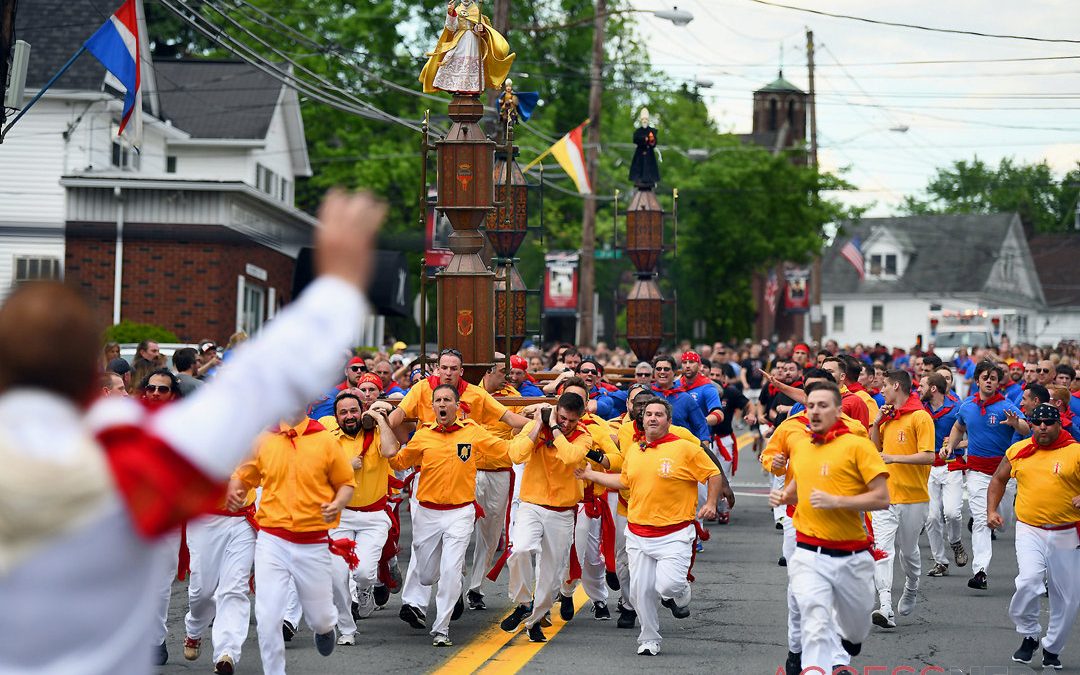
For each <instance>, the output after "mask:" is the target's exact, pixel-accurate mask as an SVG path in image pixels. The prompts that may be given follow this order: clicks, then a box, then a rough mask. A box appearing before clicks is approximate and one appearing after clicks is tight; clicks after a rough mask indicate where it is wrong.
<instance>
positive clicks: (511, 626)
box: [499, 605, 532, 633]
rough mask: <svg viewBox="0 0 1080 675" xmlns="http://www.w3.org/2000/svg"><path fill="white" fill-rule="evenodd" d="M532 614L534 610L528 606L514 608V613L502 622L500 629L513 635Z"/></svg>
mask: <svg viewBox="0 0 1080 675" xmlns="http://www.w3.org/2000/svg"><path fill="white" fill-rule="evenodd" d="M530 612H532V608H531V607H529V606H528V605H518V606H517V607H515V608H514V611H512V612H510V615H509V616H507V617H506V618H505V619H503V620H502V623H500V624H499V628H502V629H503V630H504V631H506V632H507V633H513V632H514V631H516V630H517V628H518V626H520V625H521V622H522V621H524V620H525V617H527V616H529V613H530Z"/></svg>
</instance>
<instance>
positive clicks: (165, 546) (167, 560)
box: [153, 530, 199, 646]
mask: <svg viewBox="0 0 1080 675" xmlns="http://www.w3.org/2000/svg"><path fill="white" fill-rule="evenodd" d="M179 553H180V531H179V530H177V531H176V532H174V533H172V534H169V535H166V536H164V537H162V538H161V539H160V541H159V543H158V545H157V552H156V553H155V557H156V564H157V572H156V573H155V576H154V580H155V584H156V585H155V589H156V591H157V593H156V596H155V598H154V600H155V603H156V604H155V607H154V610H155V612H156V613H155V616H154V619H155V620H154V633H153V638H154V639H153V644H154V646H157V645H159V644H161V643H163V642H165V638H166V637H168V635H169V628H168V624H169V600H171V599H172V585H173V581H175V580H176V566H177V562H178V560H179ZM192 569H193V570H194V565H192ZM190 583H195V584H198V583H199V582H198V580H196V579H194V578H192V579H191V582H190Z"/></svg>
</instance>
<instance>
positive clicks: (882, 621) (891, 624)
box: [870, 609, 896, 628]
mask: <svg viewBox="0 0 1080 675" xmlns="http://www.w3.org/2000/svg"><path fill="white" fill-rule="evenodd" d="M870 620H871V621H873V622H874V625H875V626H878V627H880V628H896V621H894V620H893V613H892V610H885V609H875V610H874V612H873V614H871V615H870Z"/></svg>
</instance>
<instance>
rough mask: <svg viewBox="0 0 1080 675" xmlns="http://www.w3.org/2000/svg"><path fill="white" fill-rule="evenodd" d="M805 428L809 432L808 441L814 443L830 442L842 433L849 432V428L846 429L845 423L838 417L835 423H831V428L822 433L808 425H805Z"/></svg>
mask: <svg viewBox="0 0 1080 675" xmlns="http://www.w3.org/2000/svg"><path fill="white" fill-rule="evenodd" d="M806 429H807V431H809V432H810V441H811V442H812V443H813V444H814V445H823V444H825V443H831V442H832V441H834V440H836V439H837V438H839V437H841V436H843V435H844V434H850V433H851V429H848V428H847V425H846V424H844V421H843V420H840V419H838V420H836V424H834V425H832V428H831V429H829V430H828V431H826V432H825V433H824V434H819V433H816V432H814V430H813V429H811V428H810V427H809V426H807V428H806Z"/></svg>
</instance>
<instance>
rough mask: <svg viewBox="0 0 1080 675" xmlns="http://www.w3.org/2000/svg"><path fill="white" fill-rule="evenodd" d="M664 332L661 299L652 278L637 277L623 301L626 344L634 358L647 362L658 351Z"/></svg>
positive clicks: (654, 280)
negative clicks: (632, 352) (624, 303)
mask: <svg viewBox="0 0 1080 675" xmlns="http://www.w3.org/2000/svg"><path fill="white" fill-rule="evenodd" d="M663 332H664V295H663V294H662V293H661V292H660V285H659V284H658V283H656V277H654V276H652V275H650V276H648V277H644V278H642V277H640V276H639V277H638V279H637V280H636V281H635V282H634V286H633V288H631V289H630V294H629V295H628V296H627V297H626V341H627V343H628V344H629V345H630V349H633V350H634V355H635V356H636V357H637V358H638V359H640V360H642V361H649V360H652V357H653V356H654V355H655V354H656V350H657V349H659V348H660V342H661V341H662V340H663V337H664V336H663Z"/></svg>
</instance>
